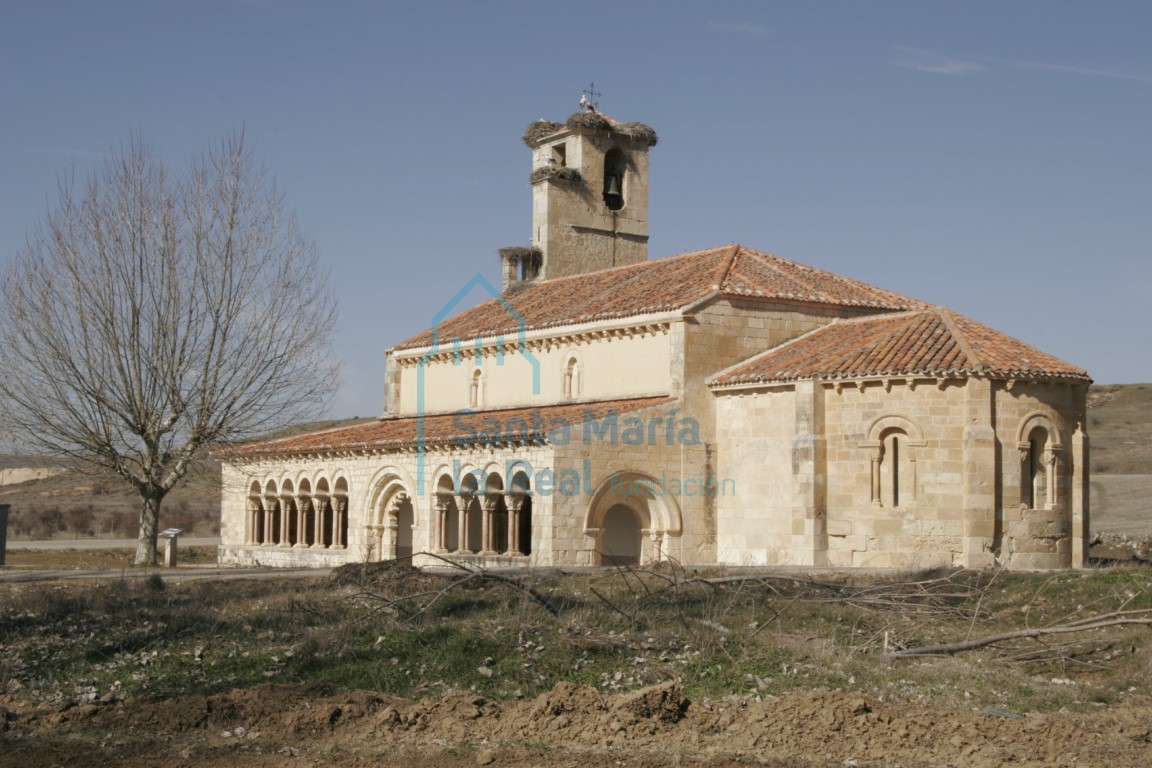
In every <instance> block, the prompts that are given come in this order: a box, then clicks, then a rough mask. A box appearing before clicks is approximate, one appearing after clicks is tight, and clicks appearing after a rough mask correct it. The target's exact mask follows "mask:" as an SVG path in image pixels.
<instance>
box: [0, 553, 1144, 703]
mask: <svg viewBox="0 0 1152 768" xmlns="http://www.w3.org/2000/svg"><path fill="white" fill-rule="evenodd" d="M461 575H462V574H460V573H458V572H445V573H440V574H434V573H428V572H418V571H415V570H413V569H410V568H406V567H404V566H403V565H400V564H395V563H393V564H374V565H371V566H347V567H345V568H343V569H340V570H339V571H337V572H336V573H335V574H334V575H333V577H331V578H329V579H326V580H316V581H312V582H298V581H296V582H292V583H291V586H289V583H288V582H283V581H279V580H262V581H257V580H238V579H232V580H227V581H215V582H202V581H196V582H185V583H170V584H165V583H164V581H163V579H162V577H159V576H156V577H153V578H152V579H151V580H150V581H146V582H143V583H142V582H140V581H138V580H125V579H112V580H108V581H105V582H102V583H96V584H90V583H78V582H68V583H45V584H38V585H20V584H6V585H3V586H0V606H2V607H0V695H5V694H6V695H8V696H10V697H15V698H16V699H19V700H26V701H30V702H60V701H68V700H75V701H83V700H85V699H86V697H98V698H99V697H108V696H112V697H118V696H128V695H132V694H144V695H158V696H172V695H178V694H188V693H211V692H216V691H221V690H226V689H229V688H233V687H248V686H252V685H257V684H260V683H264V682H269V681H273V682H311V681H327V682H331V683H333V684H335V685H336V686H338V687H340V688H347V689H352V688H367V689H371V690H378V691H384V692H388V693H393V694H397V695H401V696H420V695H425V694H435V693H440V692H443V691H446V690H450V689H470V690H474V691H477V692H478V693H480V694H482V695H484V696H487V697H491V698H496V699H514V698H521V697H531V696H534V695H536V694H538V693H540V692H542V691H546V690H550V689H552V688H553V686H555V684H556V683H558V682H562V681H568V682H574V683H579V684H587V685H592V686H595V687H596V688H597V689H598V690H601V691H604V692H612V691H626V690H631V689H635V688H639V687H641V686H645V685H649V684H652V683H657V682H661V681H667V680H677V681H680V682H681V684H682V685H683V686H684V689H685V691H686V692H687V693H688V695H690V696H693V697H697V698H707V697H714V698H718V697H723V696H727V695H729V694H739V695H750V696H768V695H776V694H781V693H785V692H788V691H793V690H798V689H814V688H841V689H845V690H852V691H859V692H861V693H864V694H867V695H870V696H875V697H877V698H879V699H880V700H883V701H890V702H933V703H939V704H946V705H956V704H963V705H968V706H975V707H998V708H1003V709H1010V710H1016V711H1030V710H1054V709H1059V708H1061V707H1068V708H1070V709H1074V710H1075V709H1086V708H1091V706H1092V705H1093V703H1094V702H1111V701H1114V700H1116V699H1117V698H1118V697H1121V696H1123V695H1126V693H1127V692H1138V693H1141V694H1149V693H1152V690H1150V688H1149V680H1150V678H1149V675H1148V673H1149V672H1150V671H1152V669H1150V664H1149V659H1150V658H1152V655H1150V646H1149V633H1148V629H1147V628H1146V627H1112V628H1109V629H1107V630H1097V631H1093V632H1086V633H1083V634H1071V635H1060V636H1053V637H1041V638H1029V639H1020V640H1014V641H1011V642H1004V643H999V644H996V645H994V646H990V647H986V648H980V649H977V650H973V651H969V652H965V653H960V654H956V655H953V656H942V657H931V658H918V659H891V658H888V657H887V656H886V655H885V652H886V651H890V650H893V649H898V648H909V647H915V646H920V645H926V644H932V643H939V642H949V641H956V640H963V639H965V638H974V637H979V636H982V635H987V634H992V633H998V632H1005V631H1009V630H1017V629H1022V628H1029V627H1044V626H1054V625H1060V624H1067V623H1070V622H1072V621H1076V620H1080V619H1084V618H1086V617H1089V616H1092V615H1098V614H1104V613H1109V612H1114V611H1118V610H1123V611H1135V610H1149V609H1152V570H1144V569H1109V570H1096V571H1088V572H1067V573H1059V574H1009V573H994V572H983V573H972V572H931V573H921V574H904V575H902V576H899V577H887V578H883V579H875V578H871V579H864V578H860V577H852V578H839V577H837V578H829V579H825V580H810V579H804V578H793V577H782V576H780V575H778V574H777V575H773V574H754V573H749V572H742V573H731V572H728V573H725V572H710V573H704V572H697V571H685V570H681V569H675V568H674V569H668V568H664V569H660V570H636V569H620V570H616V571H601V572H597V573H592V574H580V575H564V574H560V573H557V572H554V571H550V572H542V573H533V574H519V575H517V576H515V577H512V579H513V581H514V582H515V583H509V582H508V580H507V579H505V580H503V581H494V580H490V579H476V578H472V579H463V578H461Z"/></svg>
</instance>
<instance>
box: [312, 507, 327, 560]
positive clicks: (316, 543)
mask: <svg viewBox="0 0 1152 768" xmlns="http://www.w3.org/2000/svg"><path fill="white" fill-rule="evenodd" d="M329 503H330V500H329V497H328V496H325V495H324V494H322V493H318V494H316V495H315V496H313V497H312V549H323V548H324V508H325V507H327V506H328V504H329Z"/></svg>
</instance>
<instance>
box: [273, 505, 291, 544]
mask: <svg viewBox="0 0 1152 768" xmlns="http://www.w3.org/2000/svg"><path fill="white" fill-rule="evenodd" d="M292 506H293V504H292V497H291V496H281V497H280V541H279V542H277V544H276V546H278V547H290V546H292V541H291V536H290V534H291V531H292V526H291V525H289V524H288V516H289V515H291V514H292Z"/></svg>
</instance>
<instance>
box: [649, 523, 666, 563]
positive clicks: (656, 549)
mask: <svg viewBox="0 0 1152 768" xmlns="http://www.w3.org/2000/svg"><path fill="white" fill-rule="evenodd" d="M649 538H650V539H651V543H650V545H649V549H648V552H649V554H648V561H649V562H652V563H659V562H661V561H663V559H664V532H663V531H652V532H651V533H650V534H649Z"/></svg>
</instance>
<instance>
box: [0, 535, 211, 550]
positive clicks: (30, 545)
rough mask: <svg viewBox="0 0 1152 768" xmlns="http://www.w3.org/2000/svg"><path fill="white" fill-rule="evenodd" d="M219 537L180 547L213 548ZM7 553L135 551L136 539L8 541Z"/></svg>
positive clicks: (185, 541)
mask: <svg viewBox="0 0 1152 768" xmlns="http://www.w3.org/2000/svg"><path fill="white" fill-rule="evenodd" d="M219 544H220V537H219V536H207V537H199V538H197V537H191V536H181V537H180V546H181V547H215V546H217V545H219ZM7 549H8V551H9V552H11V551H13V550H16V549H136V539H43V540H35V541H34V540H23V539H8V547H7Z"/></svg>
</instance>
